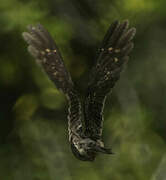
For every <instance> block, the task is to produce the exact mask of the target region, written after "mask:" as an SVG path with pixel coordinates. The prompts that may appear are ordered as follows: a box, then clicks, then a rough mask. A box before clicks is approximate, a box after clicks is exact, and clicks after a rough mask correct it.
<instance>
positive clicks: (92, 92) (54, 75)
mask: <svg viewBox="0 0 166 180" xmlns="http://www.w3.org/2000/svg"><path fill="white" fill-rule="evenodd" d="M128 26H129V22H128V21H127V20H126V21H123V22H122V23H119V22H118V21H116V22H114V23H112V25H111V26H110V28H109V29H108V31H107V33H106V35H105V37H104V39H103V42H102V43H101V46H100V48H99V50H98V51H97V56H96V64H95V66H94V67H93V68H92V71H91V74H90V81H89V84H88V88H87V94H86V99H85V103H84V106H83V107H84V111H83V112H84V117H85V119H84V121H82V120H81V113H82V110H81V103H80V99H79V96H78V93H77V91H76V90H75V87H74V84H73V82H72V79H71V76H70V74H69V72H68V71H67V70H66V68H65V65H64V62H63V59H62V56H61V54H60V52H59V50H58V48H57V46H56V44H55V42H54V40H53V39H52V37H51V35H50V34H49V33H48V31H47V30H46V29H45V28H44V27H43V26H42V25H40V24H38V25H36V26H29V27H28V32H24V33H23V37H24V39H25V41H26V42H27V43H28V45H29V46H28V50H29V52H30V53H31V55H32V56H33V57H35V58H36V60H37V62H38V63H39V64H40V65H41V67H42V68H43V69H44V71H45V72H46V73H47V75H48V77H49V78H50V79H51V80H52V81H53V82H54V83H55V85H56V87H57V88H58V89H59V90H61V91H62V92H63V93H64V94H65V95H66V97H67V99H68V101H69V113H68V130H69V142H70V143H71V149H72V152H73V154H74V155H75V156H76V157H77V158H78V159H80V160H83V161H93V160H94V159H95V157H96V155H97V153H105V154H112V152H111V149H107V148H105V147H104V143H103V141H102V129H103V115H102V113H103V108H104V102H105V99H106V96H107V94H108V93H109V92H110V91H111V89H112V88H113V87H114V85H115V83H116V81H117V80H118V79H119V77H120V72H121V70H122V68H123V65H124V64H125V62H126V61H127V59H128V55H129V53H130V51H131V50H132V48H133V43H132V42H131V41H132V39H133V37H134V35H135V31H136V30H135V28H130V29H128Z"/></svg>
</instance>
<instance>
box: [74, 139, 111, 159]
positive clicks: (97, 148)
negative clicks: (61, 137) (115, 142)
mask: <svg viewBox="0 0 166 180" xmlns="http://www.w3.org/2000/svg"><path fill="white" fill-rule="evenodd" d="M71 149H72V152H73V154H74V155H75V157H76V158H78V159H79V160H82V161H94V159H95V157H96V155H97V153H104V154H113V153H112V151H111V149H107V148H104V145H103V143H101V141H94V140H92V139H90V138H85V139H81V140H80V141H76V142H72V143H71Z"/></svg>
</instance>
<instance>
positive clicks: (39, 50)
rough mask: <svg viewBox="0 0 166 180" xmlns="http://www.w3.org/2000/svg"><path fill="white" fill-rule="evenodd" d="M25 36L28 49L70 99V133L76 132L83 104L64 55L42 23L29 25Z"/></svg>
mask: <svg viewBox="0 0 166 180" xmlns="http://www.w3.org/2000/svg"><path fill="white" fill-rule="evenodd" d="M23 38H24V40H25V41H26V42H27V43H28V45H29V46H28V51H29V52H30V54H31V55H32V56H33V57H34V58H35V59H36V60H37V61H38V62H39V64H40V65H41V66H42V68H43V69H44V71H45V72H46V73H47V75H48V77H49V78H50V79H51V80H52V81H53V82H54V84H55V85H56V87H57V88H58V89H59V90H61V91H62V92H63V93H64V94H65V95H66V96H67V98H68V100H69V115H68V123H69V135H70V134H71V131H73V132H75V131H76V130H77V128H78V125H79V124H81V119H80V117H81V105H80V100H79V97H78V93H77V92H76V90H75V89H74V85H73V82H72V79H71V76H70V74H69V72H68V71H67V69H66V67H65V65H64V62H63V59H62V56H61V54H60V52H59V50H58V47H57V46H56V44H55V42H54V40H53V39H52V37H51V35H50V34H49V32H48V31H47V30H46V29H45V28H44V27H43V26H42V25H41V24H38V25H36V26H29V27H28V32H23Z"/></svg>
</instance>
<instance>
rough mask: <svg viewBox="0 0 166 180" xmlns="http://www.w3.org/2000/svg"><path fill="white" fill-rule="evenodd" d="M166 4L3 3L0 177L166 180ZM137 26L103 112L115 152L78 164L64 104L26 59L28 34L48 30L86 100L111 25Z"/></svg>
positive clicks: (109, 0) (147, 0) (133, 0)
mask: <svg viewBox="0 0 166 180" xmlns="http://www.w3.org/2000/svg"><path fill="white" fill-rule="evenodd" d="M165 7H166V1H165V0H158V1H156V0H70V1H69V0H47V1H45V0H36V1H33V0H29V1H25V0H1V2H0V92H1V93H0V102H1V103H0V122H1V125H0V180H88V179H91V180H101V179H102V180H166V120H165V119H166V111H165V109H166V62H165V61H166V9H165ZM116 19H119V20H123V19H129V20H130V22H131V26H134V27H136V28H137V34H136V37H135V39H134V42H135V48H134V50H133V51H132V53H131V58H130V61H129V62H128V65H127V66H126V68H125V71H124V72H123V73H122V74H121V79H120V81H119V82H118V83H117V85H116V87H115V89H114V91H113V93H112V95H109V96H108V98H107V101H106V106H105V111H104V112H105V113H104V117H105V123H104V135H103V136H104V140H105V142H106V145H107V146H108V145H110V146H111V147H112V149H113V152H115V155H113V156H108V155H99V156H98V157H97V159H96V160H95V162H81V161H79V160H77V159H75V157H73V155H72V153H71V150H70V147H69V142H68V131H67V119H66V116H67V101H66V99H65V97H64V95H63V94H62V93H60V92H59V91H57V89H56V88H55V86H54V84H53V83H52V82H51V81H49V79H48V78H47V76H46V75H45V74H44V73H43V72H42V71H41V69H40V68H39V67H38V66H37V65H36V63H35V61H34V59H33V58H32V57H31V56H30V55H29V54H28V52H27V49H26V48H27V44H26V43H25V42H24V41H23V39H22V37H21V33H22V32H23V31H25V30H26V26H27V25H28V24H36V23H38V22H40V23H41V24H43V25H44V26H45V27H46V28H47V29H48V30H49V32H50V33H51V34H52V36H53V37H54V38H55V40H56V42H57V44H58V46H59V48H60V50H61V52H62V55H63V57H64V61H65V64H66V66H67V68H68V69H69V71H70V73H71V75H72V77H73V81H74V83H75V84H76V87H77V89H78V90H79V91H80V93H81V96H82V97H83V94H84V93H85V91H86V86H87V81H88V73H89V72H90V70H91V67H92V66H93V64H94V56H95V52H96V49H97V47H98V45H99V44H100V42H101V40H102V38H103V36H104V33H105V32H106V30H107V28H108V27H109V25H110V23H112V22H113V21H114V20H116Z"/></svg>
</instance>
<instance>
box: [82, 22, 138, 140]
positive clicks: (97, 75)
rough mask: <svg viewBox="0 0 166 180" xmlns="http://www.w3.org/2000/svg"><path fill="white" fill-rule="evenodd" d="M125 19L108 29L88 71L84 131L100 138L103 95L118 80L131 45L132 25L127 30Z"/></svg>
mask: <svg viewBox="0 0 166 180" xmlns="http://www.w3.org/2000/svg"><path fill="white" fill-rule="evenodd" d="M128 26H129V23H128V21H124V22H122V23H121V24H120V23H119V22H118V21H116V22H114V23H113V24H112V25H111V26H110V28H109V29H108V31H107V33H106V35H105V37H104V40H103V42H102V44H101V47H100V49H99V51H98V54H97V62H96V65H95V66H94V68H93V69H92V71H91V73H90V81H89V85H88V90H87V95H86V100H85V104H84V114H85V134H86V135H87V136H89V137H91V138H93V139H98V138H101V135H102V125H103V115H102V112H103V108H104V102H105V98H106V96H107V94H108V93H109V92H110V91H111V89H112V88H113V87H114V85H115V83H116V82H117V80H118V79H119V76H120V72H121V70H122V67H123V65H124V64H125V62H126V61H127V59H128V55H129V53H130V51H131V50H132V48H133V42H132V39H133V37H134V35H135V28H130V29H128Z"/></svg>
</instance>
